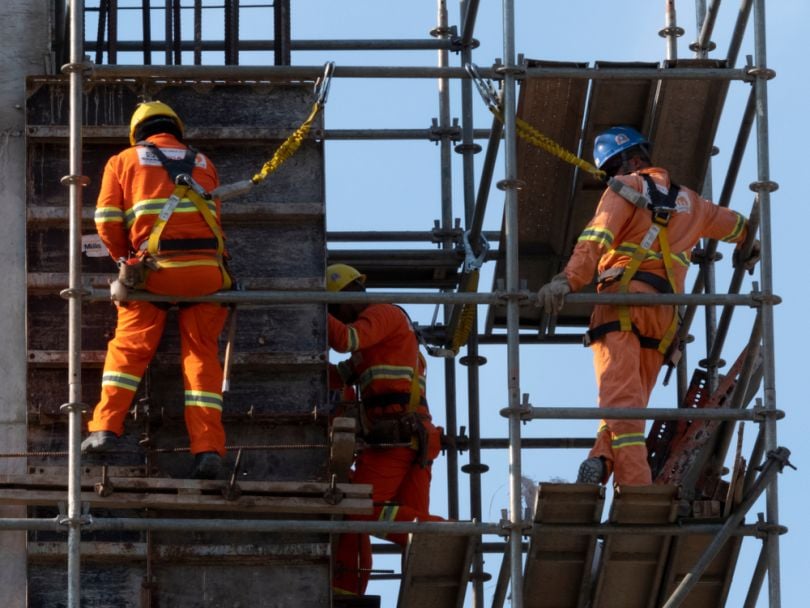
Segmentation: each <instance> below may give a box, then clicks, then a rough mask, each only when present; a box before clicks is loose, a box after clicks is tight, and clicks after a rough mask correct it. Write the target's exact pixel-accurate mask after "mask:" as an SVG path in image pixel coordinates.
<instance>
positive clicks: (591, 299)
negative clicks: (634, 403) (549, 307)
mask: <svg viewBox="0 0 810 608" xmlns="http://www.w3.org/2000/svg"><path fill="white" fill-rule="evenodd" d="M127 297H128V299H129V300H133V301H144V302H165V301H168V300H169V298H167V297H166V296H160V295H156V294H151V293H147V292H138V291H133V292H131V293H130V294H129V295H128V296H127ZM85 299H86V300H88V301H104V300H109V299H110V293H109V291H108V290H106V289H97V288H91V289H87V290H85ZM536 300H537V294H535V293H530V292H528V291H521V290H518V289H515V290H512V291H503V292H500V291H496V292H490V293H449V292H431V293H421V292H402V293H398V292H385V291H380V292H327V291H263V290H251V291H221V292H217V293H214V294H210V295H207V296H198V297H193V298H191V297H189V298H186V297H180V296H176V297H175V296H173V297H172V298H171V301H172V302H219V303H227V302H236V303H242V304H247V303H255V304H302V303H311V302H318V303H326V304H332V303H377V304H379V303H385V302H392V301H395V302H399V303H401V304H501V303H503V302H504V301H506V302H514V303H515V304H516V305H523V304H525V305H528V306H533V305H534V302H535V301H536ZM566 301H568V302H571V303H572V304H627V305H631V306H661V305H669V304H699V305H708V304H722V305H728V306H750V307H757V306H760V305H761V304H762V302H763V301H764V296H762V295H760V294H757V293H753V294H737V295H733V294H732V295H729V294H644V293H609V294H608V293H600V294H586V293H574V294H570V295H569V296H567V297H566ZM768 301H769V302H771V303H773V304H778V303H780V302H781V299H780V298H779V297H778V296H770V297H769V298H768ZM515 329H516V332H515V333H516V334H517V328H515Z"/></svg>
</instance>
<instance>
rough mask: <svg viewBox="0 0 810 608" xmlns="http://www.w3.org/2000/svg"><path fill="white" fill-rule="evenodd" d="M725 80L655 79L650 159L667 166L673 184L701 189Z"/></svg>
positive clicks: (694, 64)
mask: <svg viewBox="0 0 810 608" xmlns="http://www.w3.org/2000/svg"><path fill="white" fill-rule="evenodd" d="M724 66H725V62H724V61H717V60H709V59H679V60H677V61H670V62H667V63H666V66H665V67H667V68H680V69H689V68H694V69H701V68H703V69H706V68H722V67H724ZM728 86H729V83H728V81H727V80H710V79H677V80H676V79H665V80H660V81H658V90H657V93H656V103H655V112H654V116H653V123H652V125H651V129H650V133H649V137H650V141H651V142H652V144H653V148H652V161H653V164H654V165H656V166H659V167H664V168H665V169H668V170H669V171H670V173H671V175H670V177H671V178H672V181H674V182H675V183H676V184H680V185H682V186H686V187H688V188H691V189H692V190H696V191H697V192H701V191H702V189H703V182H704V179H705V177H706V170H707V168H708V166H709V160H710V159H711V156H712V145H713V143H714V136H715V133H716V132H717V124H718V122H719V121H720V114H721V112H722V109H723V103H724V101H725V97H726V92H727V91H728Z"/></svg>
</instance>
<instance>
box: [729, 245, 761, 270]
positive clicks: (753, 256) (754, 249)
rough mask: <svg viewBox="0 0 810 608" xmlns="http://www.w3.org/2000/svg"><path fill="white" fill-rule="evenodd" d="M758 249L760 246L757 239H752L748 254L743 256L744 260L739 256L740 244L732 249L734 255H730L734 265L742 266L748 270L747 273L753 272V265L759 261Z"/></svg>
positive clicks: (736, 266) (740, 251)
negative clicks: (745, 256)
mask: <svg viewBox="0 0 810 608" xmlns="http://www.w3.org/2000/svg"><path fill="white" fill-rule="evenodd" d="M760 249H761V246H760V243H759V240H758V239H754V242H753V243H751V252H750V253H749V254H748V257H747V258H745V259H744V260H741V259H740V257H741V253H742V247H741V246H740V247H737V248H736V249H735V250H734V255H733V256H732V261H733V263H734V267H735V268H739V267H740V266H742V267H743V268H745V269H746V270H747V271H748V274H754V267H755V266H756V265H757V262H759V258H760Z"/></svg>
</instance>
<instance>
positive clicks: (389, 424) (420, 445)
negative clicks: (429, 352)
mask: <svg viewBox="0 0 810 608" xmlns="http://www.w3.org/2000/svg"><path fill="white" fill-rule="evenodd" d="M395 306H396V305H395ZM397 308H399V309H400V310H401V311H402V314H404V315H405V317H406V318H407V319H408V322H409V323H410V324H411V327H413V321H412V320H411V318H410V315H408V313H407V311H405V309H404V308H402V307H401V306H397ZM414 334H415V335H416V329H415V328H414ZM420 363H421V365H422V366H424V367H427V363H426V361H425V358H424V357H423V356H422V353H421V352H420V350H419V341H418V340H417V346H416V361H415V363H414V366H413V367H412V368H411V374H410V375H411V386H410V390H409V391H408V392H407V393H404V392H403V393H387V394H383V395H375V396H374V397H369V398H367V399H364V400H363V402H362V416H363V418H364V420H363V421H362V423H363V424H361V426H362V427H363V428H364V429H367V430H366V431H365V432H364V435H363V440H364V441H365V442H366V443H367V444H368V445H371V446H373V445H380V444H403V443H409V444H410V447H411V449H413V450H414V451H415V452H416V455H415V458H414V459H415V461H416V462H418V463H419V464H420V465H421V466H422V467H425V466H427V465H428V464H429V462H428V459H427V454H428V437H427V429H426V428H425V425H424V422H423V421H424V420H426V419H427V415H426V414H422V413H420V412H419V411H418V408H419V407H420V406H421V407H424V408H425V409H427V401H426V400H425V398H424V397H422V390H421V386H420V381H419V366H420ZM369 410H374V414H375V415H374V421H373V422H370V421H369V420H368V414H369Z"/></svg>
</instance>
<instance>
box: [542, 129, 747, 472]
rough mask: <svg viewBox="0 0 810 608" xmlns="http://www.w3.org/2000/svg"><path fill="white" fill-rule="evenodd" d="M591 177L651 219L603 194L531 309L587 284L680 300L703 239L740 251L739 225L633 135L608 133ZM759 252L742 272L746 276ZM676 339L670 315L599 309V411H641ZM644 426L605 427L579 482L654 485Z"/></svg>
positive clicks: (557, 303) (743, 227)
mask: <svg viewBox="0 0 810 608" xmlns="http://www.w3.org/2000/svg"><path fill="white" fill-rule="evenodd" d="M594 161H595V164H596V166H597V168H599V169H601V170H603V171H605V172H606V173H607V175H608V176H610V177H616V179H617V180H619V181H621V182H622V183H623V184H626V185H627V186H629V187H630V188H633V189H634V190H636V191H638V192H641V193H643V194H645V196H646V198H647V200H648V201H650V202H651V204H652V205H654V206H655V207H657V208H658V209H659V210H661V211H660V212H659V213H657V214H656V219H655V220H654V218H653V213H652V212H651V211H650V210H648V209H642V208H639V207H637V206H635V205H634V204H633V203H631V202H629V201H628V200H626V199H624V198H622V197H621V196H620V195H619V194H617V193H616V192H614V191H613V190H612V189H610V188H608V189H606V190H605V192H604V194H603V195H602V198H601V200H600V201H599V205H598V207H597V209H596V213H595V215H594V216H593V218H592V219H591V221H590V222H589V223H588V225H587V226H586V227H585V229H584V230H583V231H582V234H581V235H580V236H579V239H578V240H577V244H576V246H575V247H574V251H573V254H572V256H571V258H570V260H569V262H568V263H567V264H566V266H565V269H564V270H563V272H562V273H560V274H558V275H556V276H555V277H554V278H553V279H552V280H551V281H550V282H549V283H547V284H546V285H544V286H543V287H542V288H541V289H540V291H539V292H538V305H539V306H542V307H543V308H545V309H546V310H547V311H548V312H550V313H554V314H556V313H557V312H559V310H560V308H562V305H563V302H564V299H565V295H566V294H568V293H569V292H572V291H578V290H580V289H581V288H582V287H584V286H585V285H587V284H589V283H591V281H592V280H593V277H594V274H595V271H598V283H597V291H598V292H604V293H616V292H625V293H645V294H655V293H683V288H684V280H685V277H686V271H687V269H688V267H689V263H690V259H691V252H692V248H693V247H694V246H695V245H696V244H697V242H698V240H699V239H700V238H703V237H707V238H712V239H718V240H722V241H726V242H730V243H737V244H738V246H737V250H736V251H735V260H737V259H738V258H739V257H741V256H740V255H739V254H740V245H741V244H742V243H743V242H744V241H745V239H746V236H747V220H746V218H745V217H743V216H742V215H740V214H739V213H737V212H736V211H732V210H730V209H727V208H723V207H719V206H717V205H715V204H713V203H711V202H709V201H707V200H705V199H704V198H701V197H700V196H699V195H698V194H697V193H695V192H694V191H692V190H690V189H689V188H684V187H678V186H676V185H673V184H672V183H671V181H670V177H669V174H668V173H667V171H666V170H664V169H661V168H658V167H653V166H651V163H650V144H649V142H648V141H647V140H646V138H644V137H643V136H642V135H641V134H640V133H639V132H638V131H636V130H635V129H633V128H631V127H613V128H611V129H608V130H606V131H605V132H604V133H602V134H600V135H598V136H597V137H596V139H595V143H594ZM758 259H759V243H758V241H754V243H753V245H752V247H751V253H750V255H749V256H748V258H747V259H746V260H745V261H744V262H738V263H743V265H744V266H745V267H746V268H747V269H748V270H752V269H753V267H754V264H756V261H757V260H758ZM677 329H678V318H677V311H676V308H675V307H673V306H629V307H628V306H613V305H596V306H595V307H594V310H593V314H592V316H591V322H590V329H589V331H588V333H587V337H586V343H587V342H589V343H590V346H591V348H592V349H593V355H594V368H595V372H596V380H597V385H598V392H599V407H600V408H608V409H609V408H628V407H636V408H645V407H647V402H648V400H649V397H650V393H651V392H652V389H653V386H654V385H655V381H656V378H657V376H658V372H659V370H660V368H661V366H662V364H663V363H664V359H665V357H664V354H665V353H667V350H668V349H669V348H670V347H671V346H672V342H673V339H674V336H675V334H676V333H677ZM644 426H645V425H644V421H643V420H609V419H606V420H603V421H602V422H601V424H600V427H599V432H598V434H597V438H596V442H595V444H594V446H593V448H592V449H591V451H590V454H589V456H588V458H587V459H586V460H585V461H584V462H583V463H582V464H581V465H580V468H579V472H578V476H577V482H580V483H594V484H598V483H607V480H608V478H609V477H610V475H611V473H612V474H613V481H614V484H616V485H620V486H621V485H648V484H650V483H652V479H651V472H650V468H649V465H648V464H647V447H646V445H645V435H644Z"/></svg>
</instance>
